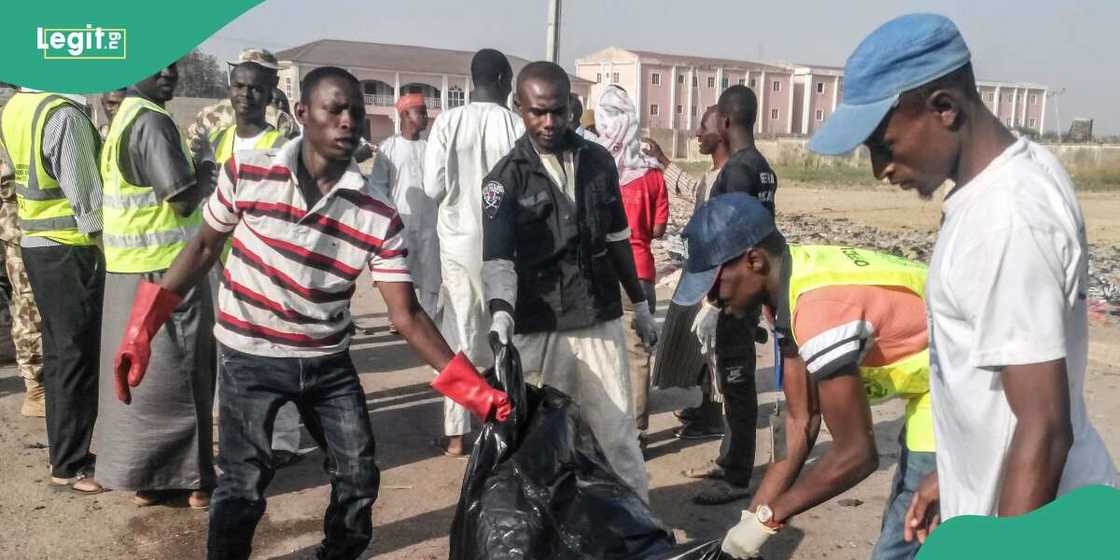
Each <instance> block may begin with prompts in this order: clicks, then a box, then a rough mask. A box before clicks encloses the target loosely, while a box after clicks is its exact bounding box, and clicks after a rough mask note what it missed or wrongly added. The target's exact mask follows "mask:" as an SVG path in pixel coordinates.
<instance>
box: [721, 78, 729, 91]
mask: <svg viewBox="0 0 1120 560" xmlns="http://www.w3.org/2000/svg"><path fill="white" fill-rule="evenodd" d="M729 82H730V80H729V79H727V78H724V79H722V80H720V82H719V89H727V86H728V84H729Z"/></svg>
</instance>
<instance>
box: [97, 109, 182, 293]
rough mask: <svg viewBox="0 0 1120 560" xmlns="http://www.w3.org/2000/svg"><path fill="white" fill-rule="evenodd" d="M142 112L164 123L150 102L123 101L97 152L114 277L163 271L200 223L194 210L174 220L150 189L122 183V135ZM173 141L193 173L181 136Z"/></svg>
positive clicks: (107, 248) (107, 247)
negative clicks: (156, 115) (176, 140)
mask: <svg viewBox="0 0 1120 560" xmlns="http://www.w3.org/2000/svg"><path fill="white" fill-rule="evenodd" d="M143 111H154V112H157V113H160V114H163V115H167V116H168V117H169V118H170V115H169V114H168V113H167V111H166V110H165V109H164V108H162V107H160V106H159V105H156V104H155V103H152V102H151V101H148V100H146V99H143V98H140V97H126V98H125V99H124V101H123V102H121V106H120V109H118V112H117V116H116V117H115V118H114V119H113V122H112V124H111V125H110V126H109V134H108V135H106V137H105V145H104V149H103V150H102V152H101V177H102V181H103V182H104V185H105V194H104V196H103V198H102V205H103V210H102V219H103V220H104V228H105V229H104V234H103V236H102V237H103V242H104V246H105V269H106V270H107V271H109V272H114V273H133V274H135V273H142V272H154V271H158V270H166V269H167V268H169V267H170V266H171V263H172V261H174V260H175V257H176V256H177V255H178V254H179V251H181V250H182V249H183V247H184V246H185V245H186V243H187V241H189V240H190V238H191V237H193V236H194V234H195V233H196V232H197V231H198V227H199V224H201V222H202V214H201V213H200V212H199V210H198V209H196V210H195V211H194V212H192V213H191V215H190V216H187V217H182V216H179V215H178V214H177V213H175V211H174V210H173V209H172V208H171V205H170V204H167V203H166V202H162V201H160V199H159V196H158V195H157V194H156V192H155V191H154V190H153V189H152V188H151V187H149V186H139V185H133V184H131V183H129V182H128V181H127V180H126V179H125V178H124V174H123V173H122V172H121V169H120V155H121V150H122V149H123V148H124V142H125V138H124V134H125V132H126V131H128V130H129V129H130V128H131V125H132V123H133V122H135V121H136V118H137V117H138V116H140V114H141V113H142V112H143ZM179 140H180V148H181V149H182V151H183V157H185V158H186V159H187V161H188V162H190V165H191V168H192V169H193V168H194V163H193V161H192V160H191V157H190V152H189V151H188V149H187V145H186V142H185V141H184V140H183V138H182V136H180V138H179Z"/></svg>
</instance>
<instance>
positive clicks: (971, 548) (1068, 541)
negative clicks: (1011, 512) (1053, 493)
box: [918, 486, 1120, 560]
mask: <svg viewBox="0 0 1120 560" xmlns="http://www.w3.org/2000/svg"><path fill="white" fill-rule="evenodd" d="M1117 513H1120V490H1117V489H1115V488H1110V487H1108V486H1086V487H1084V488H1078V489H1077V490H1074V491H1073V492H1070V493H1069V494H1066V495H1065V496H1062V497H1061V498H1059V499H1057V500H1055V501H1054V502H1053V503H1050V504H1047V505H1046V506H1045V507H1043V508H1041V509H1039V510H1037V511H1033V512H1031V513H1028V514H1026V515H1021V516H1017V517H1005V518H1000V517H982V516H976V515H965V516H961V517H955V518H953V519H950V520H949V521H947V522H945V524H944V525H942V526H940V527H938V528H937V529H936V530H935V531H934V532H933V534H931V535H930V538H929V540H928V541H926V544H925V545H924V546H923V547H922V549H921V551H920V552H919V553H918V560H965V559H969V558H992V559H996V558H1014V559H1015V560H1027V559H1033V558H1046V559H1055V558H1060V559H1066V558H1070V559H1072V558H1077V559H1089V558H1120V549H1118V548H1117V546H1116V540H1115V539H1116V533H1115V531H1116V530H1117Z"/></svg>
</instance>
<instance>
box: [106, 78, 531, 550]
mask: <svg viewBox="0 0 1120 560" xmlns="http://www.w3.org/2000/svg"><path fill="white" fill-rule="evenodd" d="M296 116H297V118H298V119H299V120H300V122H301V123H303V126H304V134H303V136H302V137H301V138H299V139H296V140H293V141H292V142H289V143H288V144H286V145H284V146H283V147H281V148H279V149H273V150H268V151H246V152H239V153H237V154H235V155H234V156H233V157H231V158H230V159H229V160H228V161H227V162H226V164H225V165H224V166H223V169H222V171H221V172H220V173H219V180H218V187H217V190H216V191H215V192H214V194H213V195H212V196H211V197H210V199H209V200H208V201H207V203H206V205H205V207H204V212H203V214H204V219H205V221H204V223H203V225H202V228H201V231H200V233H199V234H198V235H197V236H196V237H195V238H194V239H193V240H192V241H191V242H190V243H189V244H188V245H187V247H186V248H185V249H183V251H182V252H181V253H180V254H179V256H178V258H177V259H176V260H175V262H174V263H173V264H172V266H171V269H170V270H169V271H168V273H167V275H166V276H164V277H163V279H162V281H161V283H160V284H159V285H156V284H144V285H142V287H141V289H140V293H139V294H138V296H137V300H136V303H135V304H134V305H133V309H132V318H131V320H130V326H129V329H128V331H127V332H126V334H125V337H124V340H123V341H122V343H121V348H120V350H119V352H118V354H117V387H118V391H119V393H120V396H121V398H122V400H123V399H127V398H128V393H129V387H130V386H131V387H135V386H137V385H138V384H139V383H140V380H141V378H142V377H143V375H144V368H145V366H146V364H147V361H148V358H149V346H148V342H149V337H150V333H152V332H154V331H155V330H158V328H159V325H160V324H161V323H162V322H163V320H165V319H166V318H167V316H168V315H169V314H170V312H171V309H173V308H174V307H175V304H176V302H177V301H178V299H179V294H183V293H186V292H187V291H188V290H189V289H190V287H191V286H193V285H195V284H196V283H198V282H200V281H202V280H203V279H204V278H205V276H206V273H207V271H208V270H209V269H210V267H211V266H213V264H214V262H215V261H216V260H217V258H218V255H219V254H220V253H221V251H222V247H223V245H224V244H225V241H226V239H227V237H229V236H230V235H231V234H232V239H233V243H232V244H233V249H232V251H231V253H230V256H229V259H228V260H227V261H226V266H225V272H224V278H223V280H222V287H221V295H220V297H219V304H218V305H219V311H218V324H217V326H216V327H215V329H214V334H215V336H216V337H217V339H218V341H219V342H220V343H221V345H222V358H221V359H222V370H223V371H222V376H221V379H220V383H221V394H222V399H221V415H220V420H219V437H220V440H221V450H220V452H219V457H218V464H219V466H220V467H221V469H222V475H221V478H219V480H218V488H217V490H216V491H215V493H214V497H213V499H212V501H211V511H210V528H209V535H208V542H207V554H208V556H209V557H211V558H223V559H224V558H248V557H249V553H250V550H251V545H252V536H253V531H254V529H255V527H256V525H257V523H258V522H259V521H260V518H261V515H263V513H264V510H265V500H264V492H265V489H266V487H267V486H268V483H269V481H270V480H271V479H272V475H273V474H274V471H273V469H272V467H271V466H270V462H269V459H270V449H269V436H270V434H271V432H272V424H273V421H274V419H275V417H276V413H277V410H279V408H280V407H281V406H282V405H283V404H284V403H286V402H289V401H291V402H295V403H296V406H297V407H298V408H299V410H300V414H301V415H302V416H303V418H304V420H305V422H306V424H307V426H308V429H309V430H310V431H311V433H312V435H313V436H314V437H315V439H316V441H317V442H318V443H319V445H320V447H321V448H323V449H324V450H326V453H327V455H328V457H330V461H329V465H330V466H329V473H330V475H331V501H330V505H329V506H328V509H327V512H326V516H325V522H324V532H325V537H324V539H323V542H322V543H321V545H320V546H319V550H318V551H317V556H318V557H319V558H340V559H343V558H356V557H358V556H359V555H360V554H362V552H363V551H364V550H365V548H366V546H367V545H368V544H369V541H370V538H371V537H372V520H371V516H370V510H371V508H372V506H373V501H374V500H375V499H376V497H377V486H378V477H379V475H378V470H377V466H376V465H375V464H374V440H373V433H372V431H371V428H370V422H369V413H368V410H367V408H366V400H365V393H364V391H363V390H362V387H361V384H360V383H359V380H358V376H357V372H356V371H355V369H354V365H353V363H352V361H351V359H350V354H349V351H348V347H349V343H350V333H351V332H352V331H353V322H352V319H351V315H350V298H351V296H352V295H353V293H354V283H355V281H356V280H357V278H358V276H359V274H360V273H361V268H362V267H363V266H368V267H369V269H370V272H371V274H372V277H373V280H374V282H375V283H376V286H377V288H378V290H379V291H380V292H381V295H382V297H383V299H384V300H385V303H386V305H387V306H388V308H389V316H390V318H391V319H392V321H393V322H394V324H396V325H397V328H398V329H399V330H400V332H401V334H402V335H403V336H404V337H405V338H406V339H407V340H408V341H409V343H410V344H411V345H412V346H413V348H414V349H415V351H416V352H417V353H418V354H419V355H420V356H421V357H422V358H423V359H424V360H425V361H426V362H428V363H429V364H430V365H431V366H432V367H434V368H436V369H437V370H439V371H440V372H441V373H440V376H439V377H438V378H437V379H436V381H435V382H434V383H433V386H435V387H437V388H438V389H439V390H440V391H441V392H443V393H444V394H447V395H448V396H450V397H452V398H456V399H457V400H458V401H459V402H460V404H462V405H464V406H465V407H466V408H467V409H469V410H471V411H472V412H474V413H475V414H477V415H479V416H481V417H483V418H487V417H490V416H494V417H496V418H497V419H499V420H502V419H504V418H505V417H506V415H508V414H509V401H508V399H507V398H506V396H505V394H504V393H502V392H500V391H497V390H495V389H493V388H491V387H489V386H488V385H486V383H485V382H484V381H482V380H481V377H480V376H478V375H477V372H476V371H475V368H474V365H473V364H471V363H470V361H469V360H468V359H466V357H465V356H463V355H462V354H460V355H458V356H454V355H453V354H452V352H451V349H450V348H449V347H448V346H447V343H446V342H444V340H443V339H442V338H441V337H440V335H439V333H438V332H437V331H436V329H435V327H434V326H433V325H432V322H431V320H430V319H429V318H428V316H427V315H426V314H425V313H424V312H423V310H422V309H421V308H420V306H419V304H418V303H417V301H416V298H415V295H414V293H413V288H412V283H411V277H410V276H409V272H408V267H407V264H406V261H405V257H406V255H407V250H406V248H405V243H404V238H403V237H402V235H401V230H402V227H403V226H402V223H401V219H400V217H399V216H398V215H397V213H396V210H394V209H393V207H392V205H391V204H390V203H389V202H388V201H387V200H386V199H385V197H384V195H383V194H381V193H380V192H379V191H378V190H376V189H375V188H373V187H372V186H370V185H369V184H368V182H367V180H366V178H365V177H364V176H362V174H361V173H360V172H359V171H358V167H357V164H356V163H355V162H354V160H353V155H354V151H355V149H356V148H357V147H358V141H359V138H360V132H361V128H360V127H361V126H362V123H364V122H365V105H364V100H363V98H362V91H361V87H360V84H359V83H358V80H357V79H356V78H354V76H352V75H351V74H350V73H348V72H346V71H345V70H342V69H340V68H335V67H322V68H318V69H316V70H314V71H312V72H311V73H309V74H308V75H307V76H306V77H305V78H304V81H303V84H302V86H301V99H300V102H299V103H298V104H297V105H296Z"/></svg>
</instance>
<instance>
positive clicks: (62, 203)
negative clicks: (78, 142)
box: [0, 92, 97, 245]
mask: <svg viewBox="0 0 1120 560" xmlns="http://www.w3.org/2000/svg"><path fill="white" fill-rule="evenodd" d="M64 105H70V106H72V107H74V108H77V109H79V110H80V109H81V108H80V107H78V106H77V105H75V104H74V102H73V101H71V100H69V99H67V98H65V97H63V96H61V95H56V94H52V93H28V92H19V93H17V94H15V95H13V96H12V98H11V99H9V100H8V102H7V103H6V104H5V105H4V107H3V108H2V109H0V145H3V146H4V149H5V150H6V151H7V152H8V157H10V158H11V160H12V165H13V167H15V180H14V182H15V188H16V201H17V203H18V206H19V226H20V229H21V230H22V231H23V234H24V235H28V236H41V237H46V238H48V239H51V240H52V241H55V242H58V243H62V244H63V245H93V240H92V239H91V238H90V237H89V236H88V235H85V234H83V233H81V232H80V231H78V221H77V220H76V219H75V218H74V209H73V207H71V206H70V201H69V200H68V199H67V198H66V194H65V193H64V192H62V187H60V186H59V184H58V179H56V178H54V177H51V175H50V173H47V170H46V168H45V167H43V156H42V153H43V130H44V129H45V128H46V123H47V119H48V117H49V116H50V114H51V112H53V111H54V110H56V109H58V108H59V107H62V106H64ZM83 114H85V113H83ZM89 126H90V128H91V129H92V128H93V123H92V122H90V123H89ZM96 132H97V131H96V130H94V133H95V135H96ZM94 149H96V146H95V147H94Z"/></svg>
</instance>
